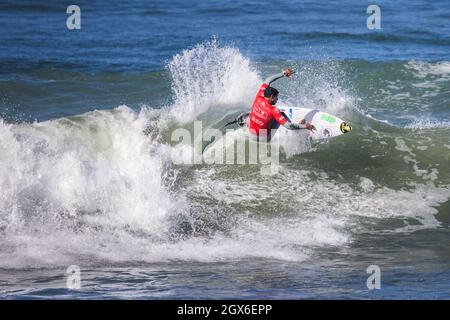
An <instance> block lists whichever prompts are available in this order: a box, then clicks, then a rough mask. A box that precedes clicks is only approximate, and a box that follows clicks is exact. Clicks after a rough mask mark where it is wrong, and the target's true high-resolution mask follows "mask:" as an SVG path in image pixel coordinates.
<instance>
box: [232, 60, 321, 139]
mask: <svg viewBox="0 0 450 320" xmlns="http://www.w3.org/2000/svg"><path fill="white" fill-rule="evenodd" d="M293 74H294V71H293V70H292V69H291V68H287V69H286V70H284V71H283V72H281V73H279V74H275V75H273V76H271V77H268V78H267V79H266V80H265V81H264V83H263V84H262V85H261V87H260V88H259V91H258V94H257V95H256V98H255V101H254V102H253V106H252V110H251V112H250V116H249V117H250V123H249V130H250V132H251V133H252V134H253V135H256V136H258V137H260V138H266V137H267V141H269V140H270V138H271V136H272V134H271V133H272V130H276V129H278V127H279V126H280V124H281V125H282V126H284V127H285V128H286V129H289V130H299V129H308V130H311V131H314V130H316V128H315V127H314V126H313V125H312V124H311V123H306V121H305V119H303V120H302V121H301V122H300V124H297V123H293V122H291V120H290V119H289V118H288V117H287V116H286V114H284V113H283V112H280V111H279V110H278V109H277V108H276V107H275V104H276V103H277V101H278V93H279V92H278V90H277V89H275V88H273V87H271V86H270V85H271V84H272V83H273V82H274V81H276V80H278V79H280V78H283V77H288V78H290V77H291V76H292V75H293ZM241 121H242V119H241ZM238 122H239V120H238Z"/></svg>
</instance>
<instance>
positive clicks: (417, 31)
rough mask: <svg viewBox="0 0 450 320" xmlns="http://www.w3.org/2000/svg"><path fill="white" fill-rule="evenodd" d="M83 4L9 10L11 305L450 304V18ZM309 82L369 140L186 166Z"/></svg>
mask: <svg viewBox="0 0 450 320" xmlns="http://www.w3.org/2000/svg"><path fill="white" fill-rule="evenodd" d="M74 4H77V5H78V6H79V7H80V9H81V29H80V30H68V29H67V27H66V19H67V17H68V14H67V13H66V8H67V7H66V4H64V3H60V2H56V1H55V2H42V1H8V0H6V1H2V2H1V3H0V23H1V26H2V27H1V28H0V298H2V299H216V298H222V299H229V298H243V299H304V298H308V299H348V298H351V299H449V298H450V249H449V244H450V229H449V227H450V159H449V155H450V82H449V81H450V24H449V21H450V3H449V2H448V1H433V2H426V1H395V2H392V1H377V2H376V3H373V2H371V1H370V2H369V1H339V2H331V3H328V2H325V1H281V2H279V1H277V2H276V3H275V2H265V1H250V0H244V1H239V2H231V3H229V2H226V1H195V2H185V1H179V0H174V1H95V3H92V2H91V1H77V2H76V3H74ZM370 4H377V5H379V6H380V8H381V29H379V30H369V29H368V28H367V26H366V20H367V18H368V17H369V14H367V13H366V9H367V7H368V6H369V5H370ZM288 66H290V67H292V68H294V69H295V70H297V73H296V75H295V76H294V77H293V78H292V79H290V80H287V79H282V80H279V81H277V82H276V83H275V84H274V86H275V87H276V88H278V89H279V91H280V99H281V100H283V101H284V102H286V103H288V104H290V105H292V106H305V107H308V108H317V109H320V110H322V111H325V112H328V113H331V114H335V115H337V116H339V117H341V118H342V119H345V120H346V121H348V122H349V123H351V124H352V126H353V131H352V132H351V133H349V134H346V135H344V136H341V137H338V138H335V139H332V140H329V141H326V142H320V143H312V144H311V143H308V142H307V141H306V140H304V139H301V138H300V137H299V136H296V135H285V136H283V137H280V138H282V141H281V145H282V147H283V148H282V150H281V157H280V164H279V169H280V170H279V173H278V174H274V175H263V174H261V168H262V166H261V165H256V164H255V165H220V164H212V165H208V164H197V165H177V164H176V163H174V161H173V160H174V154H175V155H177V156H179V157H181V158H183V157H187V155H189V154H190V153H189V151H190V150H191V149H189V148H190V146H189V145H183V144H179V143H177V142H174V141H172V140H173V139H171V134H172V133H173V132H174V130H176V129H177V128H187V129H188V130H192V128H193V126H194V121H196V120H202V121H203V124H204V125H205V127H218V126H220V124H223V123H224V122H225V121H226V120H227V119H230V118H233V117H234V116H235V115H237V114H238V113H239V112H243V111H246V110H248V109H249V107H250V106H251V103H252V100H253V98H254V96H255V94H256V92H257V89H258V87H259V85H260V84H261V82H262V81H263V79H264V78H265V77H266V76H269V75H271V74H273V73H277V72H279V71H280V70H281V69H282V68H285V67H288ZM183 150H184V151H183ZM186 150H187V151H188V152H187V153H186ZM186 154H187V155H186ZM71 265H76V266H79V268H80V270H81V274H80V276H81V287H80V288H79V289H70V288H68V287H67V280H68V279H69V278H68V277H69V276H70V274H68V273H67V269H68V267H69V266H71ZM373 265H375V266H378V267H379V269H380V274H381V281H380V284H381V288H380V289H372V290H371V289H369V288H368V286H367V280H368V277H369V276H370V275H371V274H369V273H367V269H368V267H369V266H373Z"/></svg>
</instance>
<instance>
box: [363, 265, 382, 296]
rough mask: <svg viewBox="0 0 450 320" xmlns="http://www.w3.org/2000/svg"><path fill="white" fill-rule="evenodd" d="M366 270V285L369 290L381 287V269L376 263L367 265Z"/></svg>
mask: <svg viewBox="0 0 450 320" xmlns="http://www.w3.org/2000/svg"><path fill="white" fill-rule="evenodd" d="M366 272H367V273H368V274H370V276H369V277H368V278H367V281H366V286H367V289H369V290H374V289H378V290H379V289H381V269H380V267H379V266H377V265H376V264H372V265H370V266H368V267H367V269H366Z"/></svg>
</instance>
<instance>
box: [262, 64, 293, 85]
mask: <svg viewBox="0 0 450 320" xmlns="http://www.w3.org/2000/svg"><path fill="white" fill-rule="evenodd" d="M293 74H294V70H292V69H291V68H287V69H286V70H284V71H283V72H280V73H277V74H274V75H273V76H270V77H268V78H267V79H266V80H264V83H267V84H268V85H270V84H271V83H272V82H274V81H276V80H278V79H281V78H283V77H284V76H286V77H288V78H290V77H291V76H292V75H293Z"/></svg>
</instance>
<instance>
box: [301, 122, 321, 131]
mask: <svg viewBox="0 0 450 320" xmlns="http://www.w3.org/2000/svg"><path fill="white" fill-rule="evenodd" d="M300 124H304V125H305V128H306V129H308V130H311V131H312V132H314V131H315V130H317V129H316V127H314V126H313V124H312V123H309V122H308V123H307V122H306V120H305V119H303V120H302V121H301V122H300Z"/></svg>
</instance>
